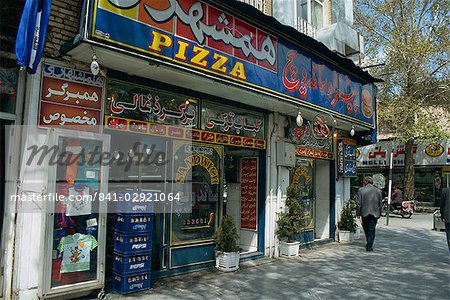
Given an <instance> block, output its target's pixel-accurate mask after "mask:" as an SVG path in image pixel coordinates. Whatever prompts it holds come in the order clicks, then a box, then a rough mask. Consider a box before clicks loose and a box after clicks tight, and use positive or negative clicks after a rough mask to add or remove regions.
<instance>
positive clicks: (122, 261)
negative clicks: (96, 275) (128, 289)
mask: <svg viewBox="0 0 450 300" xmlns="http://www.w3.org/2000/svg"><path fill="white" fill-rule="evenodd" d="M151 256H152V255H151V252H144V253H139V254H132V255H127V254H122V253H119V252H115V253H114V272H115V273H117V274H119V275H128V274H139V273H142V272H147V271H150V270H151Z"/></svg>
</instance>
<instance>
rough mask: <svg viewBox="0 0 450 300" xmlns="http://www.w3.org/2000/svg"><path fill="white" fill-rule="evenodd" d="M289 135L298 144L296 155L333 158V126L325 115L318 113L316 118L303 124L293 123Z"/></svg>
mask: <svg viewBox="0 0 450 300" xmlns="http://www.w3.org/2000/svg"><path fill="white" fill-rule="evenodd" d="M288 137H289V139H290V140H291V141H292V143H294V144H295V145H297V146H296V148H295V149H296V151H295V155H297V156H304V157H312V158H319V159H328V160H332V159H333V134H332V128H330V127H329V126H328V125H327V122H326V120H325V118H324V117H322V116H319V115H317V116H316V117H315V118H314V120H313V121H312V122H311V121H305V123H304V124H303V125H302V126H300V127H299V126H297V125H296V124H294V123H291V124H290V125H289V128H288Z"/></svg>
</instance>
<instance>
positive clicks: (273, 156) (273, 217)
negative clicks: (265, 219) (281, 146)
mask: <svg viewBox="0 0 450 300" xmlns="http://www.w3.org/2000/svg"><path fill="white" fill-rule="evenodd" d="M270 121H271V122H270ZM269 122H270V124H273V125H272V126H273V127H272V132H271V133H270V143H269V144H270V150H269V155H270V160H269V170H270V172H269V174H270V200H269V201H270V207H269V257H270V258H273V257H274V254H275V253H276V250H277V249H276V247H277V246H276V240H275V228H276V224H275V221H276V215H275V213H276V209H275V212H274V209H273V204H274V200H276V198H275V196H274V183H275V180H274V177H275V172H276V170H275V167H276V142H275V138H274V137H275V136H276V135H275V133H276V130H277V128H278V113H273V114H271V115H269ZM274 248H275V249H274Z"/></svg>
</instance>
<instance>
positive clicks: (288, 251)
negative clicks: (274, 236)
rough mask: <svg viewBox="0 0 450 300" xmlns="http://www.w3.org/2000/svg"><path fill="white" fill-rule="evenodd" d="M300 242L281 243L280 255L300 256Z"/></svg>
mask: <svg viewBox="0 0 450 300" xmlns="http://www.w3.org/2000/svg"><path fill="white" fill-rule="evenodd" d="M299 247H300V242H293V243H286V242H280V255H283V256H298V250H299Z"/></svg>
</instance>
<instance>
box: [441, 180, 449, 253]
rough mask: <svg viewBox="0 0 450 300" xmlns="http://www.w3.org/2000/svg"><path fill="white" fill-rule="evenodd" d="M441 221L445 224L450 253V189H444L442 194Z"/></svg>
mask: <svg viewBox="0 0 450 300" xmlns="http://www.w3.org/2000/svg"><path fill="white" fill-rule="evenodd" d="M440 208H441V219H442V221H444V224H445V234H446V235H447V245H448V250H449V251H450V188H445V189H442V192H441V205H440Z"/></svg>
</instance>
